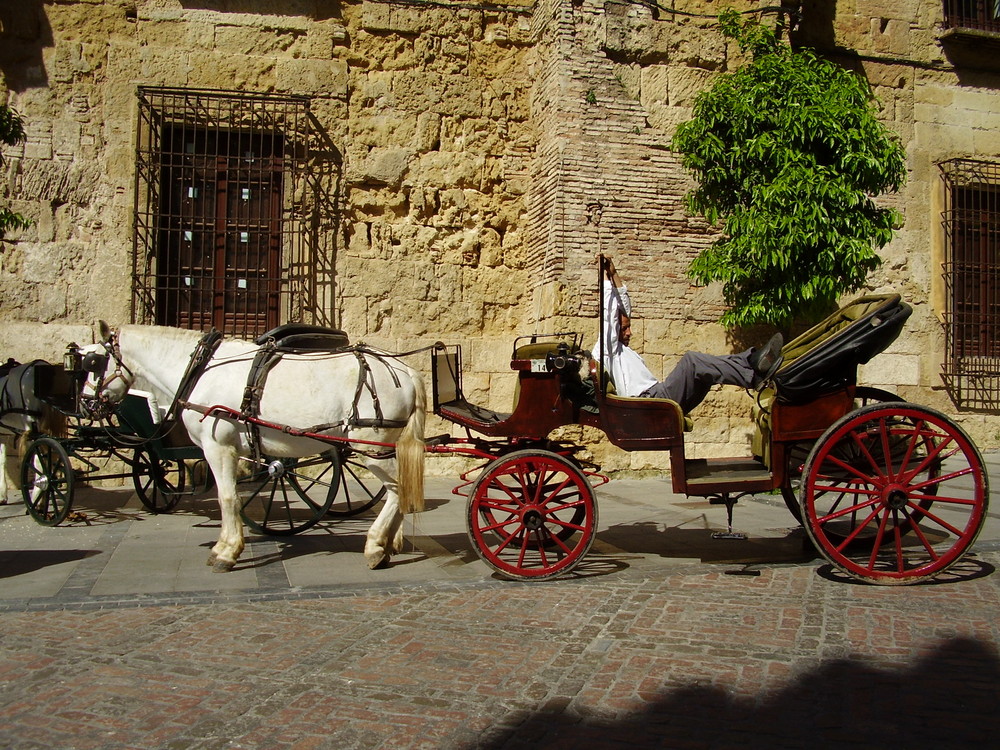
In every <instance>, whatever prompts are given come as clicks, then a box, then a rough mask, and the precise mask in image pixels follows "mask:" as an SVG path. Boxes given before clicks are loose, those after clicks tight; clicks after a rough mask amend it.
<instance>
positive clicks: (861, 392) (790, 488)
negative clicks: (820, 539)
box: [781, 385, 903, 523]
mask: <svg viewBox="0 0 1000 750" xmlns="http://www.w3.org/2000/svg"><path fill="white" fill-rule="evenodd" d="M890 401H893V402H896V401H903V399H901V398H900V397H899V396H897V395H896V394H895V393H891V392H889V391H885V390H882V389H881V388H871V387H869V386H866V385H860V386H858V387H857V388H856V389H855V390H854V410H857V409H863V408H864V407H866V406H868V405H869V404H881V403H887V402H890ZM815 444H816V441H814V440H803V441H801V442H798V443H794V444H792V445H790V446H789V447H788V449H787V451H786V452H785V483H784V484H783V485H782V486H781V498H782V499H783V500H784V501H785V506H786V507H787V508H788V510H789V512H790V513H791V514H792V515H793V516H795V520H796V521H798V522H799V523H802V512H801V511H800V509H799V491H800V489H801V485H802V470H803V469H804V468H805V465H806V460H807V459H808V458H809V453H810V452H811V451H812V449H813V446H814V445H815Z"/></svg>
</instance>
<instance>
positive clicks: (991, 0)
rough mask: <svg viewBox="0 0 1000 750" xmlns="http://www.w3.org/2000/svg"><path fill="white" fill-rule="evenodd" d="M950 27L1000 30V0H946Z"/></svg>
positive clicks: (946, 16) (945, 9)
mask: <svg viewBox="0 0 1000 750" xmlns="http://www.w3.org/2000/svg"><path fill="white" fill-rule="evenodd" d="M944 16H945V26H947V27H948V28H952V29H954V28H964V29H979V30H981V31H1000V0H945V2H944Z"/></svg>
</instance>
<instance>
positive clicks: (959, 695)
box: [477, 638, 1000, 750]
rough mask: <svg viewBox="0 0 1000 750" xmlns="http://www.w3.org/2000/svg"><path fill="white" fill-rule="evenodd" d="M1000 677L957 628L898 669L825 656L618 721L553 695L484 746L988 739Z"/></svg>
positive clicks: (998, 718)
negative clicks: (753, 684) (756, 688)
mask: <svg viewBox="0 0 1000 750" xmlns="http://www.w3.org/2000/svg"><path fill="white" fill-rule="evenodd" d="M998 684H1000V661H998V658H997V653H996V651H995V650H994V649H993V648H992V647H991V646H988V645H984V644H983V643H980V642H979V641H976V640H972V639H964V638H956V639H953V640H949V641H947V642H945V643H944V644H943V645H942V646H940V647H939V648H938V649H936V650H935V651H933V652H932V653H930V654H929V655H928V656H927V657H926V658H925V659H923V660H921V661H920V662H917V663H915V664H913V665H912V666H909V667H901V668H899V669H894V668H891V667H890V668H880V667H876V666H871V665H869V664H867V663H865V662H863V661H859V660H852V659H844V660H838V661H832V662H827V663H825V664H823V665H822V666H820V667H819V668H817V669H816V670H814V671H812V672H809V673H807V674H804V675H802V676H801V677H799V678H798V679H797V680H795V681H794V682H792V683H791V684H789V685H788V686H787V687H786V688H784V689H782V690H780V691H778V692H775V693H774V694H772V695H764V696H756V697H740V696H733V695H730V694H728V693H727V692H726V691H724V690H721V689H719V688H716V687H708V686H692V687H688V688H683V689H680V690H676V691H674V692H672V693H669V694H667V695H665V696H663V697H662V698H659V699H658V700H655V701H654V702H653V703H652V704H651V705H650V707H649V709H648V710H646V711H644V712H642V713H638V714H633V715H631V716H629V717H628V718H627V719H624V720H620V721H614V720H602V719H601V718H598V717H588V716H578V715H577V716H574V715H572V712H571V711H567V710H566V709H567V705H566V703H565V701H563V702H560V701H554V702H553V703H554V705H549V706H547V707H546V708H545V709H543V710H542V711H540V712H538V713H535V714H532V715H530V716H528V717H527V718H526V720H525V721H524V722H523V723H522V724H520V725H519V726H517V727H515V728H513V729H509V730H507V731H506V732H505V733H504V734H503V735H502V736H497V737H494V738H492V739H491V740H488V741H485V742H483V743H482V744H478V745H477V747H478V748H485V749H487V750H516V749H517V748H537V747H547V748H575V747H587V748H624V747H633V748H654V747H655V748H688V747H690V748H713V750H716V749H718V748H742V749H746V748H768V749H769V750H771V749H773V748H776V747H782V748H785V747H788V748H791V747H803V748H804V747H840V746H841V745H845V746H848V747H867V748H907V749H908V750H913V749H914V748H966V747H985V746H988V745H992V743H993V742H995V741H996V737H997V733H998V732H1000V713H998V712H997V710H996V700H995V699H996V686H997V685H998Z"/></svg>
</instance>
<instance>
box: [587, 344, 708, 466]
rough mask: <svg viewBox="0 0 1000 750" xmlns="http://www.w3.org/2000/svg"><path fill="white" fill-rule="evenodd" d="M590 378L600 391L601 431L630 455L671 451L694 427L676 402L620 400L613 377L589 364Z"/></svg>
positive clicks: (653, 399)
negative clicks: (636, 452) (640, 452)
mask: <svg viewBox="0 0 1000 750" xmlns="http://www.w3.org/2000/svg"><path fill="white" fill-rule="evenodd" d="M590 378H591V382H592V383H593V384H594V387H595V389H597V391H598V394H597V404H598V409H599V414H600V424H601V429H602V430H604V433H605V434H606V435H607V436H608V440H610V441H611V442H612V444H614V445H616V446H618V447H619V448H621V449H623V450H627V451H641V450H671V449H673V448H675V447H677V446H678V445H682V444H683V442H684V433H685V432H690V431H691V429H692V428H693V427H694V423H693V422H692V421H691V419H690V418H689V417H688V416H686V415H685V414H684V412H683V411H681V406H680V404H678V403H677V402H676V401H672V400H670V399H665V398H644V397H642V396H638V397H629V396H619V395H618V394H617V392H616V389H615V384H614V380H613V379H612V377H611V374H610V373H608V372H606V371H605V370H604V368H603V367H601V365H600V363H599V362H597V361H596V360H593V359H592V360H591V361H590Z"/></svg>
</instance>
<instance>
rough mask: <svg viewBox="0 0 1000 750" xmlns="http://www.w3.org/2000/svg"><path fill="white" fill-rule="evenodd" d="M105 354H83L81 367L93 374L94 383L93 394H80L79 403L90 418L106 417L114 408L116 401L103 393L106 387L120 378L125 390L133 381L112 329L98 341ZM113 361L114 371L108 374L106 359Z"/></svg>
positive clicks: (133, 374) (133, 376) (115, 331)
mask: <svg viewBox="0 0 1000 750" xmlns="http://www.w3.org/2000/svg"><path fill="white" fill-rule="evenodd" d="M100 344H101V346H103V347H104V351H105V352H106V354H105V355H104V356H101V355H98V354H97V353H96V352H88V353H87V354H85V355H84V356H83V360H82V361H81V363H80V365H81V369H83V370H84V371H85V372H88V373H90V374H91V375H93V376H94V379H95V380H96V383H94V384H93V388H94V396H93V397H92V398H88V397H86V396H83V395H82V394H81V396H80V405H81V407H82V408H83V409H84V410H85V411H86V415H87V416H88V417H90V418H92V419H106V418H107V417H109V416H111V414H112V413H113V412H114V410H115V406H116V403H113V402H112V401H111V399H110V398H108V397H107V396H105V395H104V393H105V391H107V389H108V387H109V386H110V385H111V384H112V383H114V382H115V381H116V380H121V381H122V382H123V383H124V384H125V391H126V392H128V389H129V388H130V387H131V385H132V383H133V382H134V381H135V373H133V372H132V370H131V369H130V368H129V366H128V365H126V364H125V362H124V360H123V359H122V352H121V347H120V346H119V344H118V331H117V330H112V331H111V332H110V333H109V334H108V337H107V338H106V339H105V340H104V341H101V342H100ZM109 359H113V360H114V362H115V369H114V371H113V372H112V373H111V374H110V375H108V374H107V370H108V360H109Z"/></svg>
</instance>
